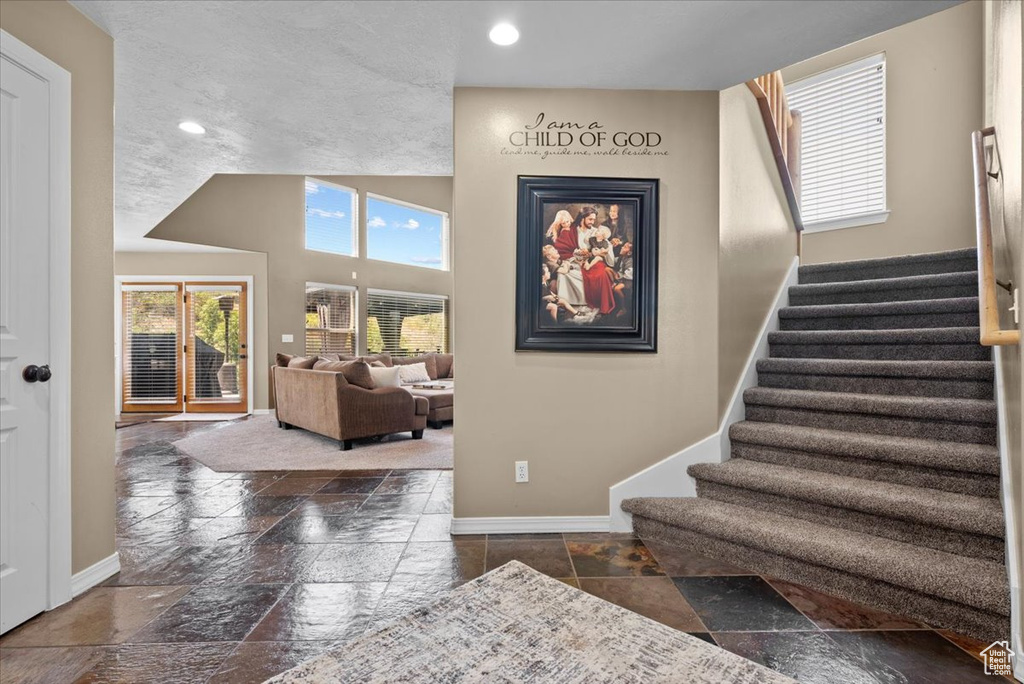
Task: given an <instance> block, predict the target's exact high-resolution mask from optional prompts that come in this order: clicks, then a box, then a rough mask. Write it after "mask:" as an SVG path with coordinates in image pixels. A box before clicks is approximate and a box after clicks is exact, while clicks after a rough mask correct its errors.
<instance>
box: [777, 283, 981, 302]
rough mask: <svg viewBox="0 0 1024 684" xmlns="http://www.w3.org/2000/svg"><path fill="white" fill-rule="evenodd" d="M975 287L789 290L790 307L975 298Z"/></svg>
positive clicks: (976, 294)
mask: <svg viewBox="0 0 1024 684" xmlns="http://www.w3.org/2000/svg"><path fill="white" fill-rule="evenodd" d="M977 296H978V287H977V285H944V286H938V287H908V288H900V289H889V290H867V291H862V292H822V293H810V292H801V291H800V290H796V289H791V290H790V293H789V305H790V306H818V305H825V304H876V303H879V302H910V301H917V300H921V299H947V298H949V297H977Z"/></svg>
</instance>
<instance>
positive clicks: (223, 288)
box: [185, 283, 249, 413]
mask: <svg viewBox="0 0 1024 684" xmlns="http://www.w3.org/2000/svg"><path fill="white" fill-rule="evenodd" d="M245 290H246V287H245V283H185V324H186V335H185V338H186V339H187V340H188V342H187V344H186V350H185V353H186V357H187V362H186V369H187V370H186V385H187V387H186V392H185V394H186V400H185V411H186V412H207V413H209V412H216V413H236V412H245V411H247V410H248V402H249V397H248V392H249V388H248V387H247V378H248V358H247V357H248V351H247V349H248V347H247V344H246V342H247V340H246V326H247V321H246V319H245V314H246V299H245V298H246V291H245Z"/></svg>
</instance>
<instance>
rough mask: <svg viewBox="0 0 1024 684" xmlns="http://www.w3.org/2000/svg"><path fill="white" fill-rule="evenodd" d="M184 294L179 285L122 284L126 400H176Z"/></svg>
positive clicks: (170, 402)
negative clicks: (182, 294)
mask: <svg viewBox="0 0 1024 684" xmlns="http://www.w3.org/2000/svg"><path fill="white" fill-rule="evenodd" d="M180 303H181V294H180V290H179V287H178V286H177V285H145V286H143V285H124V286H122V288H121V305H122V307H123V308H122V322H121V325H122V329H123V336H122V349H121V364H122V367H121V377H122V385H123V388H122V389H123V393H124V394H123V398H124V401H125V403H126V404H176V403H177V402H178V399H179V398H180V397H179V394H180V384H179V377H180V369H179V367H178V358H179V357H178V350H179V349H180V348H181V316H180V314H179V311H180V309H179V306H180Z"/></svg>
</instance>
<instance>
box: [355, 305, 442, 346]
mask: <svg viewBox="0 0 1024 684" xmlns="http://www.w3.org/2000/svg"><path fill="white" fill-rule="evenodd" d="M366 307H367V314H366V348H367V351H369V352H370V353H372V354H377V353H380V352H389V353H390V354H391V355H392V356H416V355H418V354H422V353H425V352H443V353H447V352H448V298H447V297H444V296H441V295H423V294H415V293H409V292H391V291H388V290H369V291H368V292H367V295H366Z"/></svg>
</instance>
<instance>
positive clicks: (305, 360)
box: [288, 356, 319, 370]
mask: <svg viewBox="0 0 1024 684" xmlns="http://www.w3.org/2000/svg"><path fill="white" fill-rule="evenodd" d="M318 360H319V357H316V356H293V357H292V358H290V359H288V367H289V368H304V369H306V370H309V369H311V368H312V367H313V366H314V365H315V364H316V362H317V361H318Z"/></svg>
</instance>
